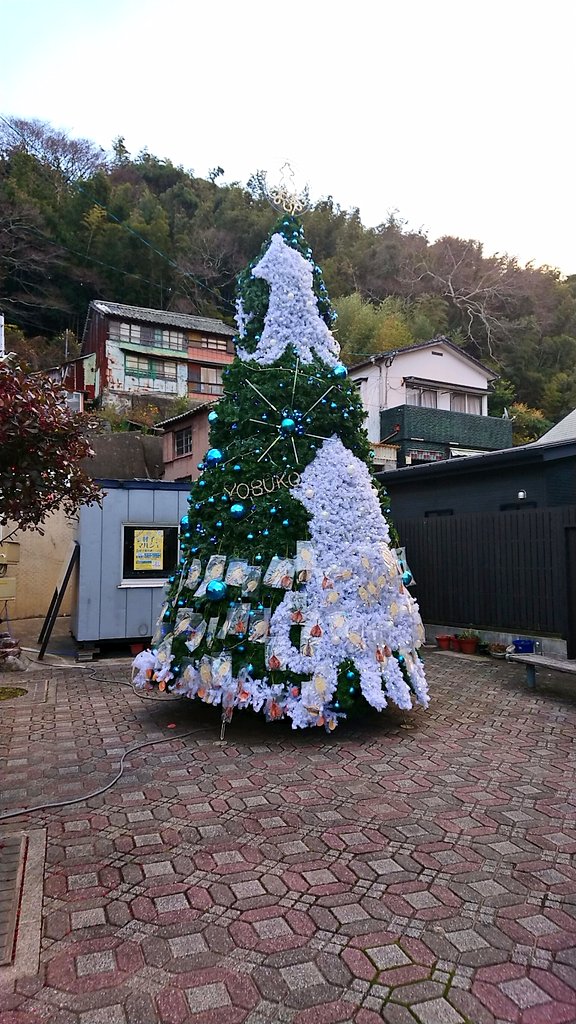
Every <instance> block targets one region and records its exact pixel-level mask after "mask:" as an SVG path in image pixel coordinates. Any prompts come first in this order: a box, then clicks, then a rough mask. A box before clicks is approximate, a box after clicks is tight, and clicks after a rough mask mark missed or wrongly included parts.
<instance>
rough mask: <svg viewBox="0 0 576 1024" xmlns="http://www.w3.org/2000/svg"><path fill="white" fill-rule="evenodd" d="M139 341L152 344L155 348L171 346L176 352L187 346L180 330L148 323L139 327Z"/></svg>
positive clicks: (143, 343)
mask: <svg viewBox="0 0 576 1024" xmlns="http://www.w3.org/2000/svg"><path fill="white" fill-rule="evenodd" d="M140 343H141V344H142V345H154V347H156V348H171V349H173V350H174V351H176V352H182V351H183V350H185V349H186V348H187V342H186V338H185V337H184V334H183V333H182V331H174V330H170V329H169V328H163V327H151V326H149V325H146V326H142V327H141V328H140Z"/></svg>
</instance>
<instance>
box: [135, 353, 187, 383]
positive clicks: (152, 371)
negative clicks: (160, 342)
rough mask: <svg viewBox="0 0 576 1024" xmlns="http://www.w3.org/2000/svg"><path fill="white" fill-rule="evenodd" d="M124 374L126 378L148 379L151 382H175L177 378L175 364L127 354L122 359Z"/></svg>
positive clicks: (164, 360)
mask: <svg viewBox="0 0 576 1024" xmlns="http://www.w3.org/2000/svg"><path fill="white" fill-rule="evenodd" d="M124 372H125V374H126V376H127V377H150V378H151V379H152V380H176V377H177V374H176V363H172V362H170V361H169V360H166V359H152V358H150V357H149V356H134V355H128V354H126V355H125V357H124Z"/></svg>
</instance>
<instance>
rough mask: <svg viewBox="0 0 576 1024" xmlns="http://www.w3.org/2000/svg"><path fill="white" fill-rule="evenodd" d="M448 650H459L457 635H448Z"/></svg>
mask: <svg viewBox="0 0 576 1024" xmlns="http://www.w3.org/2000/svg"><path fill="white" fill-rule="evenodd" d="M450 650H451V651H460V650H462V648H461V647H460V637H459V636H451V637H450Z"/></svg>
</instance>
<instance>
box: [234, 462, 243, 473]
mask: <svg viewBox="0 0 576 1024" xmlns="http://www.w3.org/2000/svg"><path fill="white" fill-rule="evenodd" d="M232 469H233V470H234V472H235V473H239V472H240V470H241V469H242V466H239V465H238V463H236V464H235V465H234V466H232Z"/></svg>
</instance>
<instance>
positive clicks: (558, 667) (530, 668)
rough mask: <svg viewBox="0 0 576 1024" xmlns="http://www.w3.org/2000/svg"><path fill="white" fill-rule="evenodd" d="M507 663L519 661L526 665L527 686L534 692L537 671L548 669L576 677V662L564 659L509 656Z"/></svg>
mask: <svg viewBox="0 0 576 1024" xmlns="http://www.w3.org/2000/svg"><path fill="white" fill-rule="evenodd" d="M506 661H519V662H521V664H522V665H526V685H527V686H528V687H529V688H530V689H531V690H532V689H534V687H535V686H536V669H537V668H548V669H550V671H552V672H568V673H569V674H570V675H576V661H565V660H564V659H562V658H547V657H545V656H543V655H542V654H507V655H506Z"/></svg>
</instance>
